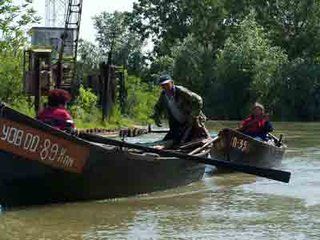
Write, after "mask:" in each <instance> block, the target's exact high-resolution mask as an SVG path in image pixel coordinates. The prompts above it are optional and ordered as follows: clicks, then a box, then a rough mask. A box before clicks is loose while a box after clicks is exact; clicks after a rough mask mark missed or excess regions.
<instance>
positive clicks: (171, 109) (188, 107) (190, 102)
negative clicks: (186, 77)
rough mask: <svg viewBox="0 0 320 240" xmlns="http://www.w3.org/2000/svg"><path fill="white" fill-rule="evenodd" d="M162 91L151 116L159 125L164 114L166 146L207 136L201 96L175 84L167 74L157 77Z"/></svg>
mask: <svg viewBox="0 0 320 240" xmlns="http://www.w3.org/2000/svg"><path fill="white" fill-rule="evenodd" d="M159 85H160V86H161V88H162V92H161V94H160V97H159V99H158V102H157V103H156V105H155V107H154V114H153V115H152V118H153V119H154V120H155V123H156V125H157V126H159V127H161V121H160V119H161V117H162V115H163V114H166V116H167V118H168V121H169V128H170V129H169V132H168V133H167V134H166V136H165V137H164V139H163V140H164V141H167V143H166V144H165V147H166V148H169V147H172V146H175V145H179V144H182V143H185V142H188V141H191V140H194V139H198V138H207V137H208V136H209V133H208V130H207V129H206V127H205V125H204V122H205V120H206V117H205V115H204V114H203V113H202V111H201V109H202V105H203V103H202V98H201V97H200V96H199V95H197V94H196V93H194V92H192V91H190V90H188V89H187V88H185V87H182V86H176V85H175V84H174V82H173V80H172V78H171V77H170V76H169V75H162V76H161V77H160V79H159Z"/></svg>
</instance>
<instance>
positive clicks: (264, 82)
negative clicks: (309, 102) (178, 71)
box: [214, 13, 287, 119]
mask: <svg viewBox="0 0 320 240" xmlns="http://www.w3.org/2000/svg"><path fill="white" fill-rule="evenodd" d="M286 61H287V56H286V55H285V53H284V52H283V51H282V50H281V49H280V48H279V47H273V46H272V44H271V41H270V40H269V39H268V38H267V35H266V34H265V32H264V30H263V28H262V27H261V26H259V25H258V24H257V23H256V21H255V15H254V14H253V13H251V14H250V15H249V16H248V17H247V18H246V19H245V20H243V21H242V22H241V23H240V25H239V27H238V29H237V31H236V33H234V34H232V35H231V36H230V37H229V38H228V39H227V40H226V42H225V45H224V48H223V49H221V51H219V53H218V54H217V64H216V79H217V82H216V88H215V92H214V93H215V94H214V102H215V103H216V104H215V106H216V108H217V111H218V113H219V114H222V115H226V116H230V117H231V118H237V119H239V118H241V117H243V116H244V114H245V113H246V112H247V111H248V107H249V106H250V104H252V102H253V101H256V100H258V101H262V102H263V103H264V104H266V105H267V107H272V105H273V104H274V101H273V98H274V92H273V91H272V90H273V89H274V88H276V87H277V86H278V85H279V83H278V82H276V79H277V74H278V72H279V70H280V68H281V66H282V64H284V63H286ZM219 102H220V103H223V105H220V106H221V107H220V108H219V105H218V104H217V103H219Z"/></svg>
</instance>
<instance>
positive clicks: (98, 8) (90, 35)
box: [33, 0, 135, 42]
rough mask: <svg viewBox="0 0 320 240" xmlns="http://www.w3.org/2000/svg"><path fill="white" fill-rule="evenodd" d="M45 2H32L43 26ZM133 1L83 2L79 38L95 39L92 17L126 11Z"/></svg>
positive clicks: (98, 0)
mask: <svg viewBox="0 0 320 240" xmlns="http://www.w3.org/2000/svg"><path fill="white" fill-rule="evenodd" d="M45 2H46V1H45V0H33V6H34V9H35V10H36V11H37V12H38V14H39V15H40V16H41V17H42V19H43V21H42V23H41V25H42V26H44V20H45ZM133 2H135V0H83V8H82V16H81V27H80V38H82V39H86V40H89V41H91V42H93V41H94V39H95V30H94V27H93V21H92V17H93V16H95V15H97V14H99V13H101V12H103V11H107V12H113V11H116V10H118V11H128V10H131V9H132V5H133Z"/></svg>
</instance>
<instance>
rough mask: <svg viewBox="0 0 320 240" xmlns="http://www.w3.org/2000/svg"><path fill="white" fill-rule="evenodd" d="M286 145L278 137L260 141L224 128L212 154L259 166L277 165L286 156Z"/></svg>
mask: <svg viewBox="0 0 320 240" xmlns="http://www.w3.org/2000/svg"><path fill="white" fill-rule="evenodd" d="M285 149H286V146H285V145H284V144H283V143H281V141H279V140H278V139H277V138H275V137H273V136H270V141H268V142H263V141H258V140H256V139H254V138H252V137H249V136H247V135H244V134H243V133H241V132H238V131H236V130H233V129H229V128H226V129H223V130H221V131H220V132H219V134H218V136H217V138H216V139H215V140H214V142H213V146H212V150H211V153H210V154H211V156H212V157H215V158H218V159H221V160H225V161H231V162H235V163H242V164H246V165H251V166H257V167H265V168H267V167H268V168H270V167H277V166H279V164H280V163H281V160H282V158H283V156H284V153H285Z"/></svg>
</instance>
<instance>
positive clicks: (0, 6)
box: [0, 0, 40, 54]
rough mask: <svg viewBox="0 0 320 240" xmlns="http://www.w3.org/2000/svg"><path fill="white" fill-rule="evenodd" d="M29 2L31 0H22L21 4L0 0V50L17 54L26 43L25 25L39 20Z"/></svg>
mask: <svg viewBox="0 0 320 240" xmlns="http://www.w3.org/2000/svg"><path fill="white" fill-rule="evenodd" d="M31 3H32V0H24V1H23V3H22V4H21V5H18V4H14V3H13V1H12V0H2V1H0V52H2V53H7V52H9V54H10V53H13V54H17V53H18V50H19V49H20V48H21V47H23V46H24V45H25V44H26V42H27V37H26V34H25V31H26V29H27V27H28V26H30V24H31V23H36V22H39V20H40V18H39V17H38V16H37V15H36V12H35V10H34V9H33V8H31Z"/></svg>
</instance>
